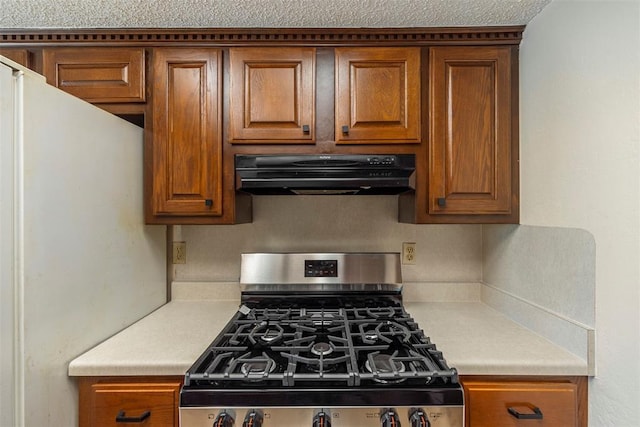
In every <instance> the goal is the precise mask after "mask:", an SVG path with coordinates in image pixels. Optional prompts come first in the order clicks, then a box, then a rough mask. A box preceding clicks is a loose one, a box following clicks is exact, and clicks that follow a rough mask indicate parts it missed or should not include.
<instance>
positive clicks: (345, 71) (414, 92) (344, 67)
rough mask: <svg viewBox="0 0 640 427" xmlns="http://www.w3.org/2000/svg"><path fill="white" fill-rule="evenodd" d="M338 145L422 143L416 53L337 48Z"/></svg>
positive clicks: (412, 50)
mask: <svg viewBox="0 0 640 427" xmlns="http://www.w3.org/2000/svg"><path fill="white" fill-rule="evenodd" d="M335 67H336V100H335V101H336V104H335V109H336V111H335V114H336V119H335V139H336V143H338V144H393V143H416V144H419V143H420V142H421V140H422V139H421V126H420V120H421V114H420V48H417V47H384V48H378V47H371V48H370V47H364V48H336V50H335Z"/></svg>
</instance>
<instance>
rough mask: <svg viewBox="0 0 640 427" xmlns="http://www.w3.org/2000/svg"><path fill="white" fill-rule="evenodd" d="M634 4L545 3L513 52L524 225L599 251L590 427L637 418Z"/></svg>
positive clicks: (639, 109)
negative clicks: (588, 237) (582, 239)
mask: <svg viewBox="0 0 640 427" xmlns="http://www.w3.org/2000/svg"><path fill="white" fill-rule="evenodd" d="M639 18H640V3H639V2H637V1H561V0H555V1H553V2H552V3H551V4H550V5H549V6H548V7H547V8H545V9H544V10H543V11H542V13H541V14H540V15H538V16H537V17H536V18H535V19H534V20H533V21H532V22H531V23H530V24H529V25H528V27H527V30H526V31H525V34H524V40H523V42H522V45H521V51H520V52H521V60H520V65H521V78H520V80H521V99H520V106H521V181H522V184H521V194H522V202H521V207H522V211H521V219H522V223H523V224H530V225H548V226H561V227H576V228H582V229H585V230H587V231H589V232H590V233H591V234H592V235H593V236H594V239H595V251H596V334H597V340H596V358H597V359H596V360H597V372H598V375H597V376H596V378H595V379H594V380H593V381H591V382H590V384H589V387H590V389H589V402H590V407H589V417H590V425H591V426H617V427H631V426H637V425H638V420H639V419H640V340H639V339H638V338H639V337H640V314H639V313H640V273H639V268H640V267H639V266H640V224H639V222H640V209H639V202H640V192H639V187H640V183H639V180H640V167H639V161H638V144H639V139H640V138H639V136H640V131H639V126H640V124H639V123H640V91H639V89H640V80H639V79H640V43H639V40H640V35H639V30H640V19H639Z"/></svg>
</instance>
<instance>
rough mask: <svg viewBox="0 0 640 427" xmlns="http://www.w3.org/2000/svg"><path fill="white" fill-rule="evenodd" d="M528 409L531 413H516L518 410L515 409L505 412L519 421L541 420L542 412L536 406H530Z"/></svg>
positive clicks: (508, 409)
mask: <svg viewBox="0 0 640 427" xmlns="http://www.w3.org/2000/svg"><path fill="white" fill-rule="evenodd" d="M530 409H531V410H532V411H533V412H529V413H522V412H518V410H517V409H515V408H507V411H509V413H510V414H511V415H513V416H514V417H516V418H517V419H519V420H541V419H542V411H541V410H540V408H538V407H537V406H531V407H530Z"/></svg>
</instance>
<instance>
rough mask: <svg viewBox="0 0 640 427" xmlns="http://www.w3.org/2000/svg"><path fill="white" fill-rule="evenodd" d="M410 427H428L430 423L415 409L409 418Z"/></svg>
mask: <svg viewBox="0 0 640 427" xmlns="http://www.w3.org/2000/svg"><path fill="white" fill-rule="evenodd" d="M409 422H410V423H411V427H429V426H430V425H431V423H430V422H429V419H428V418H427V414H425V413H424V411H423V410H422V409H416V410H415V411H413V412H412V413H411V415H410V416H409Z"/></svg>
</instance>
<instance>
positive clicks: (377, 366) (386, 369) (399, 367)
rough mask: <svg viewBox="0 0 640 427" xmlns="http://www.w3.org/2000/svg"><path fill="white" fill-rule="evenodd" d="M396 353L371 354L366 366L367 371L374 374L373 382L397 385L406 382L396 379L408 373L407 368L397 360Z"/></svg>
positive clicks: (402, 379) (403, 379)
mask: <svg viewBox="0 0 640 427" xmlns="http://www.w3.org/2000/svg"><path fill="white" fill-rule="evenodd" d="M395 356H396V353H394V354H385V353H378V352H376V353H370V354H369V355H368V356H367V361H366V362H365V364H364V367H365V369H366V370H367V371H368V372H370V373H372V374H373V380H374V381H376V382H378V383H381V384H397V383H401V382H403V381H405V380H406V378H402V377H394V376H395V375H397V374H401V373H403V372H405V371H406V369H407V368H406V366H405V364H404V363H402V362H401V361H399V360H396V359H395Z"/></svg>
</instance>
